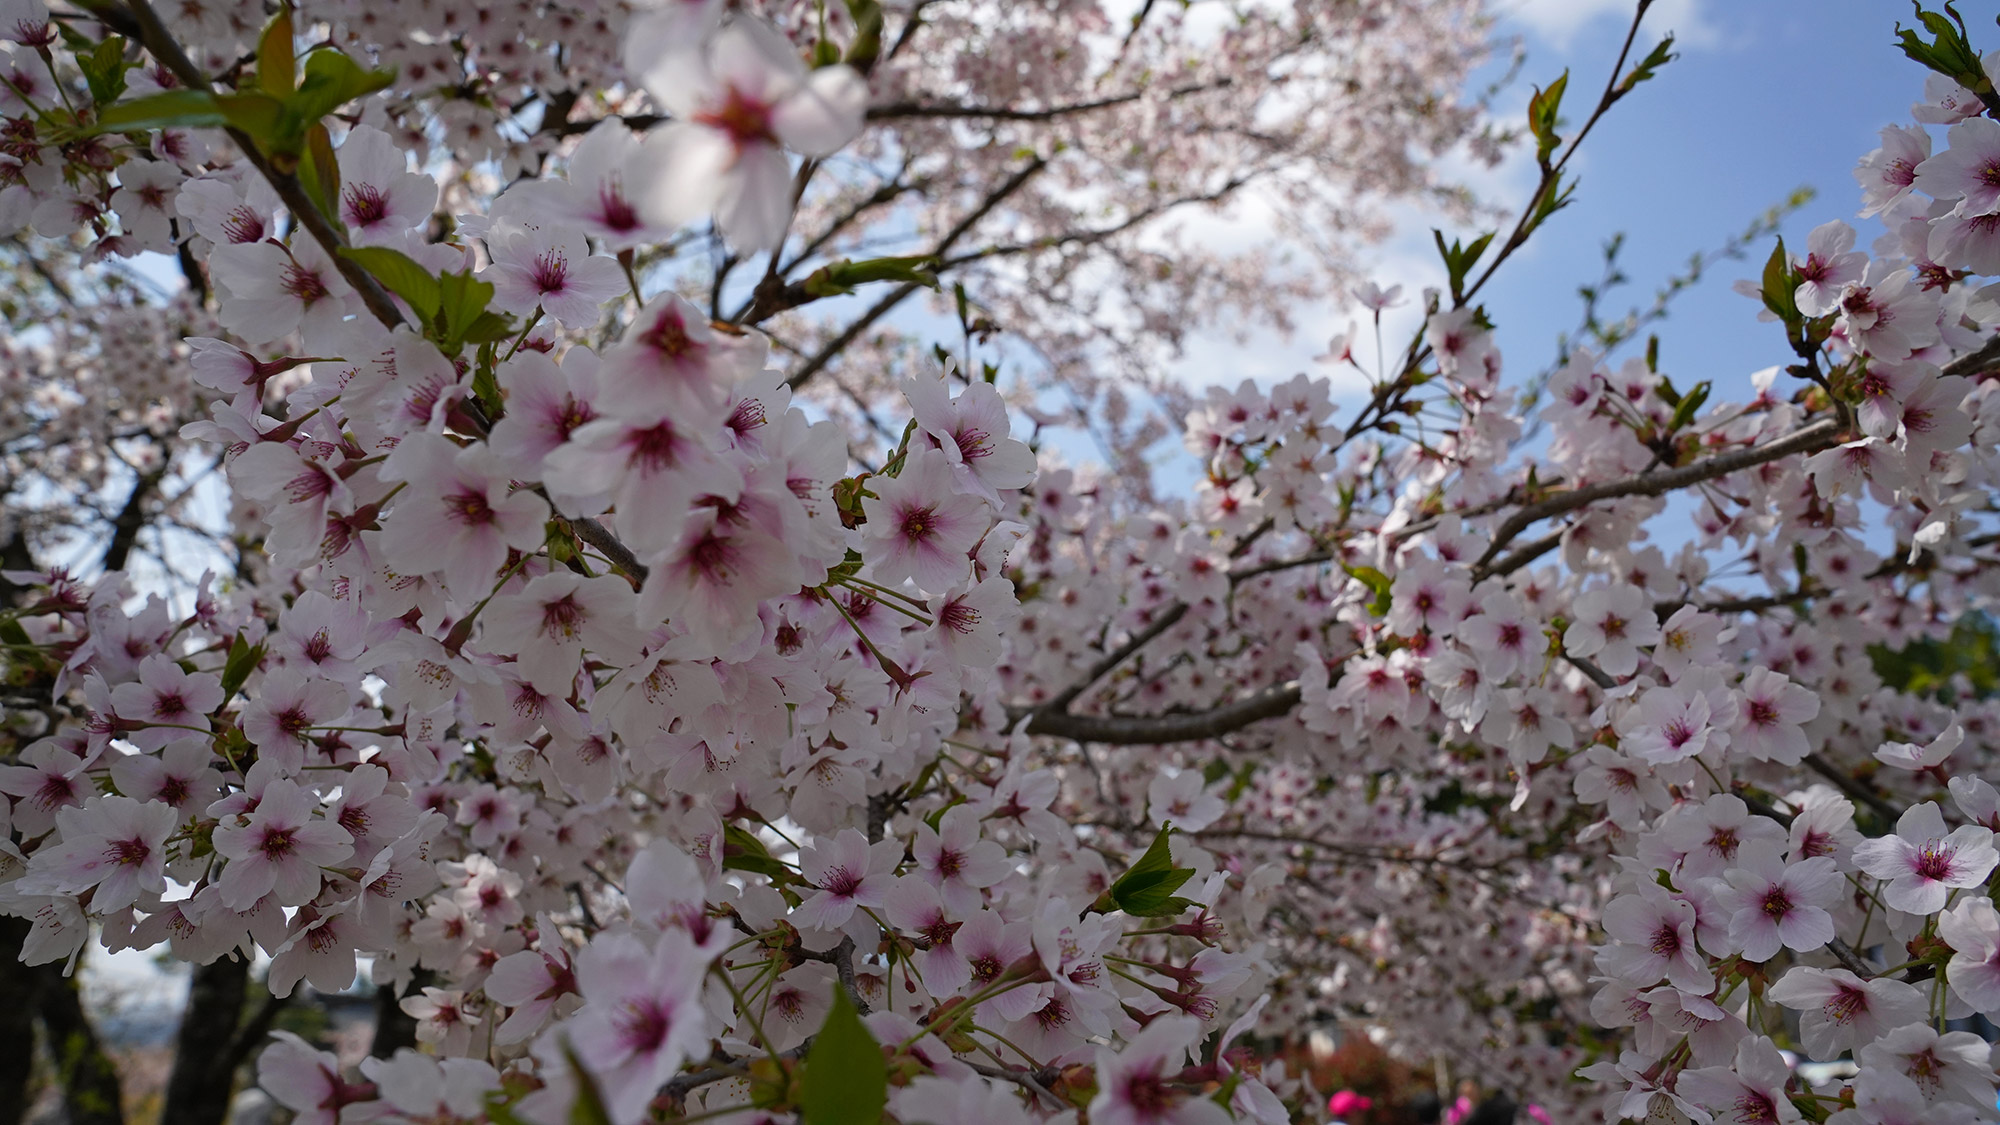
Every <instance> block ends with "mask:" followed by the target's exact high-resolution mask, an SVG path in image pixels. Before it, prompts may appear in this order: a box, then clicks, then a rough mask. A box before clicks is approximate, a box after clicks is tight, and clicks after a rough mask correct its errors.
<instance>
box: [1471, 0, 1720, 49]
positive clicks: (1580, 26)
mask: <svg viewBox="0 0 2000 1125" xmlns="http://www.w3.org/2000/svg"><path fill="white" fill-rule="evenodd" d="M1632 9H1633V2H1632V0H1508V2H1506V3H1503V4H1501V5H1500V11H1501V12H1502V13H1503V14H1504V15H1506V16H1508V17H1511V18H1512V19H1513V20H1515V21H1516V22H1518V23H1520V24H1522V25H1524V26H1525V27H1526V28H1527V30H1528V31H1530V32H1532V33H1533V34H1535V35H1537V36H1539V37H1540V38H1542V39H1544V40H1547V41H1548V43H1549V45H1550V46H1552V47H1554V48H1555V49H1556V50H1558V51H1567V50H1568V49H1569V47H1570V43H1571V42H1572V41H1573V40H1574V39H1575V38H1576V36H1577V34H1578V33H1579V32H1582V31H1583V30H1584V29H1585V28H1588V27H1590V26H1591V25H1592V24H1595V23H1597V22H1599V21H1600V20H1615V21H1616V22H1617V23H1618V24H1620V25H1621V26H1622V25H1623V24H1625V23H1626V22H1627V21H1629V20H1630V19H1631V18H1632ZM1646 28H1647V29H1648V30H1650V31H1652V32H1655V33H1664V32H1669V31H1671V32H1673V33H1674V39H1675V42H1676V43H1678V44H1679V45H1680V46H1682V47H1712V46H1715V45H1716V44H1718V43H1719V42H1721V40H1722V33H1721V29H1720V28H1718V27H1717V26H1716V25H1715V24H1714V23H1712V22H1710V20H1709V18H1708V13H1707V11H1706V10H1705V9H1704V5H1703V4H1702V0H1660V3H1658V4H1656V5H1654V6H1653V10H1652V11H1651V12H1649V13H1647V15H1646Z"/></svg>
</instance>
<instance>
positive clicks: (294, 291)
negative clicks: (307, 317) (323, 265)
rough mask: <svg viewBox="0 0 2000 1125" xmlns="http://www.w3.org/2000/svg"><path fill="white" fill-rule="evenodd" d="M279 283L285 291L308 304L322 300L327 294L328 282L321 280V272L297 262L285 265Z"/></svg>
mask: <svg viewBox="0 0 2000 1125" xmlns="http://www.w3.org/2000/svg"><path fill="white" fill-rule="evenodd" d="M279 284H280V285H282V286H283V287H284V290H285V292H287V293H290V294H291V295H292V296H294V297H297V298H298V299H299V300H301V301H303V302H305V303H306V304H307V305H311V304H312V303H313V302H314V301H318V300H322V299H324V298H325V297H326V295H327V288H326V282H324V281H321V280H320V276H319V274H317V273H315V272H314V271H312V270H309V269H307V268H305V267H304V266H302V265H300V264H298V263H297V262H291V263H288V264H287V265H286V266H285V268H284V270H283V271H281V274H280V277H279Z"/></svg>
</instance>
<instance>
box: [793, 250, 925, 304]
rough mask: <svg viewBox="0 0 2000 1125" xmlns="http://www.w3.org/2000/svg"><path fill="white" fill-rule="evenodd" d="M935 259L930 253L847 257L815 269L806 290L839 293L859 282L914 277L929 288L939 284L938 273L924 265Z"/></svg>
mask: <svg viewBox="0 0 2000 1125" xmlns="http://www.w3.org/2000/svg"><path fill="white" fill-rule="evenodd" d="M935 263H936V259H935V258H932V257H931V256H930V255H928V254H918V255H915V256H913V257H908V258H871V259H869V260H868V261H865V262H850V261H848V260H847V259H845V258H842V259H841V260H840V261H837V262H833V263H831V264H829V265H824V266H821V267H820V268H818V269H816V270H814V271H813V272H812V273H811V274H810V275H809V276H808V277H807V278H806V280H805V290H806V292H807V293H808V294H810V295H811V296H814V297H838V296H842V295H844V294H847V293H852V292H854V287H855V286H857V285H866V284H868V283H869V282H871V281H912V282H915V283H917V284H918V285H922V286H924V287H925V288H927V289H936V288H937V287H938V279H937V274H935V273H933V272H931V271H930V270H928V269H925V268H924V267H926V266H929V265H934V264H935Z"/></svg>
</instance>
